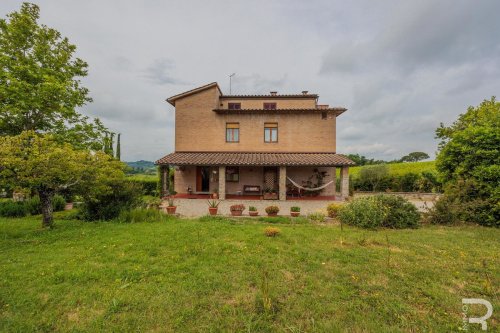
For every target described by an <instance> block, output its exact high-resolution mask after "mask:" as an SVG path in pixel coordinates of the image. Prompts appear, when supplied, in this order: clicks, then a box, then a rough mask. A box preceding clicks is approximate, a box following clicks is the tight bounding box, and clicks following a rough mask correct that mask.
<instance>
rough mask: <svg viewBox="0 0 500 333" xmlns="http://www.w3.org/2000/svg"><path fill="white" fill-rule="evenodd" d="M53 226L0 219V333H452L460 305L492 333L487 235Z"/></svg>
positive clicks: (491, 244)
mask: <svg viewBox="0 0 500 333" xmlns="http://www.w3.org/2000/svg"><path fill="white" fill-rule="evenodd" d="M56 225H57V227H56V229H54V230H52V231H45V230H41V229H40V227H39V226H40V221H39V218H38V217H36V218H34V217H30V218H24V219H5V218H0V269H1V275H0V330H1V331H9V332H30V331H41V332H43V331H45V332H49V331H59V332H66V331H75V332H82V331H92V332H95V331H114V332H129V331H148V332H160V331H161V332H163V331H167V332H168V331H176V332H237V331H244V332H275V331H278V332H341V331H342V332H343V331H352V332H398V331H403V332H450V331H455V332H456V331H458V330H459V328H460V327H461V320H462V304H461V299H462V298H463V297H467V298H471V297H479V298H484V299H487V300H489V301H490V302H491V303H493V304H494V307H495V308H494V312H493V317H492V318H490V320H489V321H488V323H489V329H490V331H498V330H499V321H498V318H499V314H500V307H499V296H498V295H499V285H500V284H499V278H500V259H499V256H498V254H499V253H500V242H499V240H500V230H498V229H486V228H482V227H472V226H468V227H423V228H421V229H418V230H400V231H395V230H382V231H365V230H360V229H355V228H344V232H343V239H344V244H341V243H340V239H341V230H340V227H338V226H331V225H313V224H278V225H276V224H275V225H274V226H277V227H279V228H280V229H281V232H282V233H281V235H279V236H278V237H276V238H267V237H265V236H264V235H263V230H264V228H265V227H267V226H269V225H270V224H266V223H263V222H257V221H248V220H238V221H230V220H218V221H217V220H216V221H214V220H203V219H202V220H201V221H200V220H177V219H172V220H170V221H168V222H163V223H159V222H152V223H138V224H118V223H84V222H79V221H71V220H67V221H65V220H61V219H59V220H57V222H56ZM387 239H388V241H389V246H388V243H387ZM266 285H268V287H266ZM263 299H265V300H270V301H269V302H263ZM264 303H265V304H270V305H271V307H270V309H269V307H267V306H263V304H264ZM483 313H484V310H483V309H482V308H479V309H476V308H472V309H471V314H483ZM478 328H479V325H472V324H471V326H470V328H469V331H470V332H474V331H476V332H479V330H478Z"/></svg>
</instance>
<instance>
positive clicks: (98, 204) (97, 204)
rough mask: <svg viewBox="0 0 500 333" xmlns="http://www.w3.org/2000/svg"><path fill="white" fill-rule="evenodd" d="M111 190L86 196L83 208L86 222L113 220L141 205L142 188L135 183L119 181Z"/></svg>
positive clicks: (113, 184)
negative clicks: (125, 211)
mask: <svg viewBox="0 0 500 333" xmlns="http://www.w3.org/2000/svg"><path fill="white" fill-rule="evenodd" d="M109 185H110V190H108V191H105V192H102V193H97V194H93V195H92V196H85V197H84V202H83V205H82V207H81V213H82V217H83V219H84V220H87V221H96V220H111V219H114V218H117V217H118V216H119V215H120V213H121V212H122V211H124V210H128V209H132V208H135V207H137V206H138V205H139V204H140V203H141V194H142V193H141V192H142V191H141V186H140V185H139V184H137V183H135V182H130V181H117V182H114V183H112V184H109Z"/></svg>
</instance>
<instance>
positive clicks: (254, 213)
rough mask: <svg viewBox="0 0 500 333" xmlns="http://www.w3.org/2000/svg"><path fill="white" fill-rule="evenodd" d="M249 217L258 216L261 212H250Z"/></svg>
mask: <svg viewBox="0 0 500 333" xmlns="http://www.w3.org/2000/svg"><path fill="white" fill-rule="evenodd" d="M248 215H250V216H258V215H259V212H248Z"/></svg>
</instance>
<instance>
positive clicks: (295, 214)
mask: <svg viewBox="0 0 500 333" xmlns="http://www.w3.org/2000/svg"><path fill="white" fill-rule="evenodd" d="M290 215H292V217H297V216H299V215H300V212H290Z"/></svg>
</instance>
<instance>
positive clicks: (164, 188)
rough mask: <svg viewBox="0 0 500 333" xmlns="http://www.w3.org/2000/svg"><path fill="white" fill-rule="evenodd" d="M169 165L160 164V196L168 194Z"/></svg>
mask: <svg viewBox="0 0 500 333" xmlns="http://www.w3.org/2000/svg"><path fill="white" fill-rule="evenodd" d="M168 171H169V166H168V165H162V166H160V175H161V196H162V197H165V196H167V195H169V194H170V191H169V183H168V181H169V174H168Z"/></svg>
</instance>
